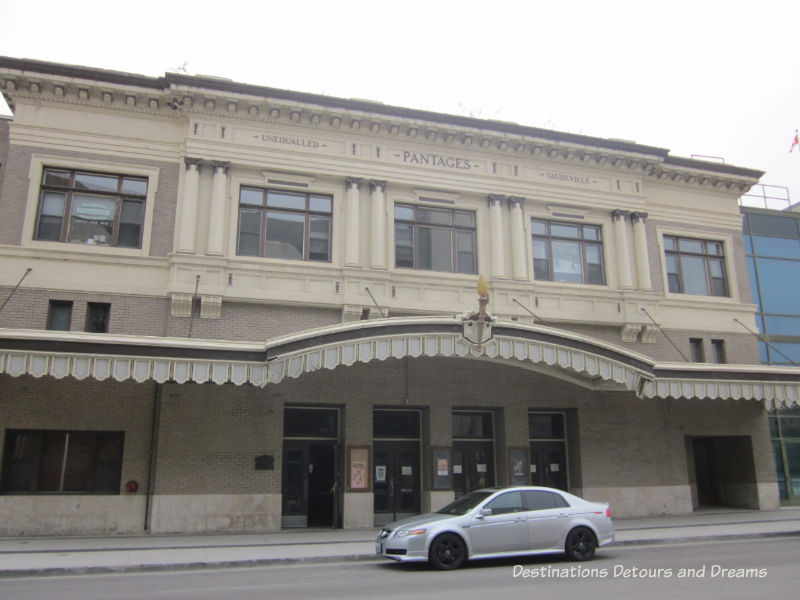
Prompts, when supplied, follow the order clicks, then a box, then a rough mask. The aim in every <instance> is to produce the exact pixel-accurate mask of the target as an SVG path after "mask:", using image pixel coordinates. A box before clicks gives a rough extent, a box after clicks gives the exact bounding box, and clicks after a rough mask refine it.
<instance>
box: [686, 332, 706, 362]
mask: <svg viewBox="0 0 800 600" xmlns="http://www.w3.org/2000/svg"><path fill="white" fill-rule="evenodd" d="M689 351H690V353H691V355H692V362H706V353H705V351H704V350H703V340H701V339H698V338H689Z"/></svg>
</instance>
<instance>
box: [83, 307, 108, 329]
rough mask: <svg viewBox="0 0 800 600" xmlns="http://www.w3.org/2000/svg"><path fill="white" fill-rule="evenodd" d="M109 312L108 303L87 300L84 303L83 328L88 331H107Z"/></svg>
mask: <svg viewBox="0 0 800 600" xmlns="http://www.w3.org/2000/svg"><path fill="white" fill-rule="evenodd" d="M110 313H111V305H110V304H105V303H103V302H89V303H88V304H87V305H86V326H85V328H84V329H85V330H86V331H88V332H90V333H108V318H109V315H110Z"/></svg>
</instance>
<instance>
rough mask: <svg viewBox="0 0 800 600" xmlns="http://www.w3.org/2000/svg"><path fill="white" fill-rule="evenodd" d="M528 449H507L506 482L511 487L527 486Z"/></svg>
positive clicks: (528, 477)
mask: <svg viewBox="0 0 800 600" xmlns="http://www.w3.org/2000/svg"><path fill="white" fill-rule="evenodd" d="M528 462H529V459H528V449H527V448H524V447H519V448H509V449H508V481H509V483H510V484H511V485H529V484H530V469H529V467H528Z"/></svg>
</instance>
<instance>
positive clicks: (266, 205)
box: [236, 187, 333, 262]
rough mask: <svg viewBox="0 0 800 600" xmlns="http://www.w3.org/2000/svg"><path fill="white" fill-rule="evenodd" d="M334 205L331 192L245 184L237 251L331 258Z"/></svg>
mask: <svg viewBox="0 0 800 600" xmlns="http://www.w3.org/2000/svg"><path fill="white" fill-rule="evenodd" d="M332 205H333V199H332V198H331V197H330V196H324V195H320V194H310V193H295V192H284V191H277V190H263V189H259V188H249V187H243V188H242V189H241V191H240V192H239V243H238V249H237V252H236V253H237V254H239V255H240V256H264V257H267V258H285V259H290V260H313V261H321V262H330V260H331V213H332Z"/></svg>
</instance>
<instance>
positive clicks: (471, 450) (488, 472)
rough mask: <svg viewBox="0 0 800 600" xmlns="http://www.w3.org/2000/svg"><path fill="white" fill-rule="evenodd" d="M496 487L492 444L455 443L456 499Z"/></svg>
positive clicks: (454, 479) (454, 486) (454, 487)
mask: <svg viewBox="0 0 800 600" xmlns="http://www.w3.org/2000/svg"><path fill="white" fill-rule="evenodd" d="M493 485H494V451H493V443H492V442H453V489H454V490H455V497H456V498H458V497H459V496H463V495H464V494H466V493H468V492H471V491H473V490H479V489H481V488H485V487H491V486H493Z"/></svg>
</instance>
